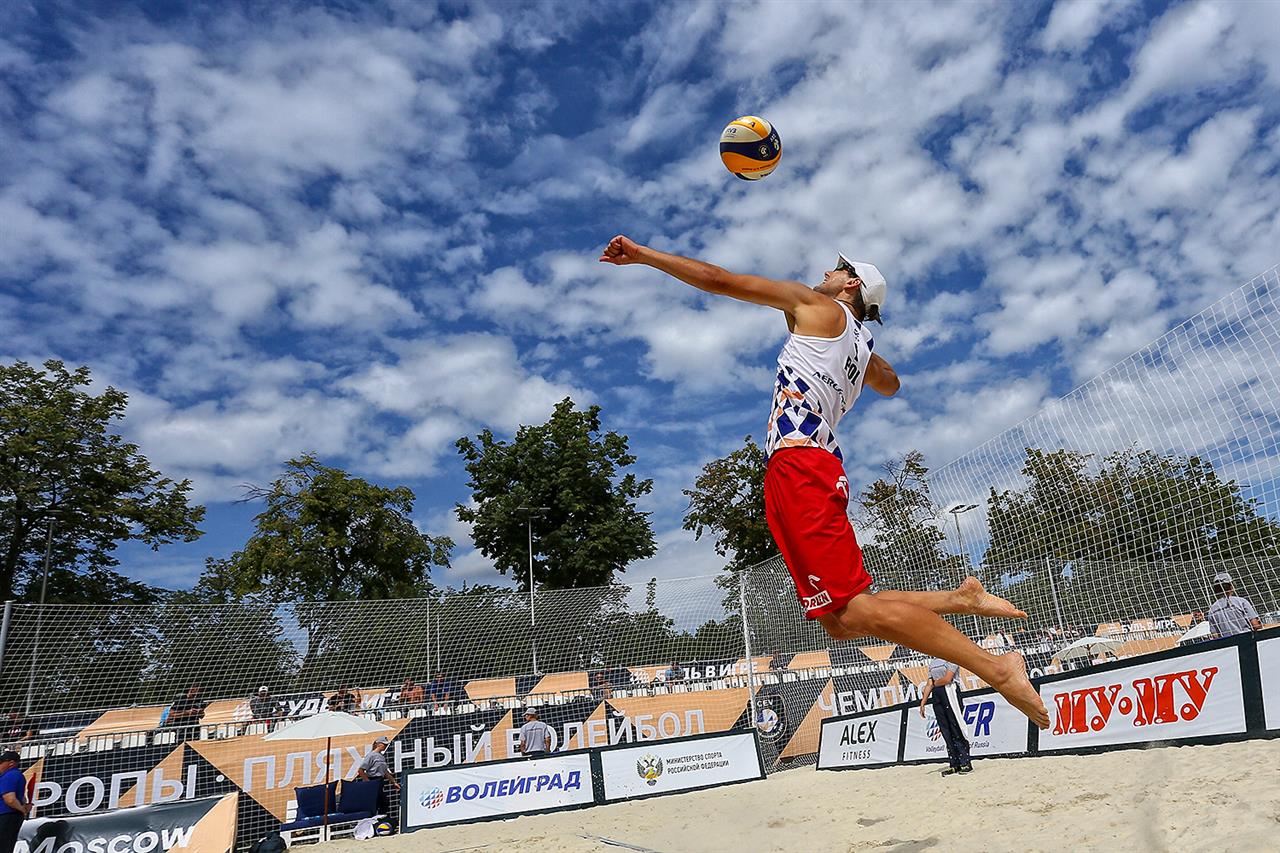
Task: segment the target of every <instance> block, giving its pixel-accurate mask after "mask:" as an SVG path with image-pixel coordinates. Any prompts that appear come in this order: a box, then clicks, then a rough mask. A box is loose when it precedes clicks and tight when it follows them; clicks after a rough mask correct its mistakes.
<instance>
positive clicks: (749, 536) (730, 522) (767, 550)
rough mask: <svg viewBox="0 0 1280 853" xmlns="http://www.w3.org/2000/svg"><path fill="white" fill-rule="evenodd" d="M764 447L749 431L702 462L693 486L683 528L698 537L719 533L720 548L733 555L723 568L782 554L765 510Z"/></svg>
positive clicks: (722, 553)
mask: <svg viewBox="0 0 1280 853" xmlns="http://www.w3.org/2000/svg"><path fill="white" fill-rule="evenodd" d="M766 462H767V459H766V457H765V455H764V450H763V449H761V447H760V446H759V445H758V444H756V443H755V442H754V441H752V440H751V436H747V437H746V438H745V439H744V440H743V446H742V447H740V448H738V449H737V450H735V451H733V452H732V453H730V454H729V455H728V456H725V457H723V458H721V459H713V460H712V461H710V462H708V463H707V464H706V465H704V466H703V467H702V473H701V474H699V475H698V478H697V480H695V481H694V484H693V488H692V489H685V490H684V494H685V497H687V498H688V499H689V508H688V509H687V510H686V511H685V514H684V529H685V530H691V531H693V536H694V538H695V539H701V538H702V535H703V534H704V533H710V534H711V535H712V536H714V537H715V545H716V553H717V554H719V555H720V556H722V557H729V562H728V563H726V564H725V569H727V570H728V571H731V572H737V571H741V570H742V569H745V568H747V567H749V566H754V565H755V564H757V563H760V562H763V561H764V560H767V559H769V558H770V557H772V556H773V555H774V554H777V553H778V546H777V545H776V544H774V541H773V535H772V534H771V533H770V532H769V524H768V521H767V520H766V519H765V514H764V471H765V463H766Z"/></svg>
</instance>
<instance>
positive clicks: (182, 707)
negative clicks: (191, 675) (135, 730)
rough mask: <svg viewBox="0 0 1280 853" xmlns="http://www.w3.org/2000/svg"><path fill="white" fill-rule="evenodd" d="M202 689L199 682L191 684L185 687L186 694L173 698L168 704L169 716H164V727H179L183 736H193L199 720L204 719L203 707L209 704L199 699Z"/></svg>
mask: <svg viewBox="0 0 1280 853" xmlns="http://www.w3.org/2000/svg"><path fill="white" fill-rule="evenodd" d="M202 690H203V688H202V687H201V686H200V685H199V684H193V685H191V686H190V687H189V688H187V695H186V696H181V697H179V698H177V699H175V700H174V701H173V703H172V704H171V705H169V716H167V717H165V720H164V727H165V728H168V729H180V730H181V735H182V737H183V738H190V737H193V736H195V734H196V731H197V730H198V729H199V726H200V721H201V720H203V719H204V709H205V708H207V707H208V706H209V703H208V702H203V701H201V699H200V693H201V692H202Z"/></svg>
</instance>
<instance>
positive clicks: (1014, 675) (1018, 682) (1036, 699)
mask: <svg viewBox="0 0 1280 853" xmlns="http://www.w3.org/2000/svg"><path fill="white" fill-rule="evenodd" d="M996 661H997V664H996V665H997V666H998V667H999V669H998V670H997V672H998V673H999V674H998V675H997V676H996V677H995V678H993V679H991V680H990V682H989V683H990V684H991V686H992V687H994V688H995V689H996V690H997V691H998V692H999V693H1000V695H1001V696H1003V697H1004V698H1006V699H1008V700H1009V704H1010V705H1012V706H1013V707H1015V708H1017V709H1018V710H1019V711H1021V712H1022V713H1024V714H1026V715H1027V717H1029V718H1030V719H1031V722H1033V723H1035V724H1036V726H1037V727H1039V728H1040V729H1042V730H1043V729H1047V728H1049V712H1048V710H1046V709H1045V707H1044V702H1042V701H1040V694H1039V693H1038V692H1037V691H1036V689H1035V688H1034V687H1032V686H1031V679H1029V678H1027V662H1026V660H1025V659H1024V658H1023V657H1022V655H1020V654H1018V653H1017V652H1009V653H1008V654H1004V655H1000V656H999V657H997V658H996Z"/></svg>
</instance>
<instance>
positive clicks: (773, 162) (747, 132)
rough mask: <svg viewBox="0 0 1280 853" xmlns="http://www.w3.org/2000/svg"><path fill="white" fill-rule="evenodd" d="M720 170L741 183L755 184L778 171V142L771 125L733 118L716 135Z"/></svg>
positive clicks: (762, 120) (756, 117)
mask: <svg viewBox="0 0 1280 853" xmlns="http://www.w3.org/2000/svg"><path fill="white" fill-rule="evenodd" d="M720 159H721V160H723V161H724V167H725V168H726V169H728V170H729V171H730V172H732V173H733V174H735V175H737V176H738V177H739V178H742V180H744V181H758V180H760V179H761V178H763V177H764V176H765V175H768V174H769V173H770V172H772V171H773V170H774V169H776V168H778V161H779V160H781V159H782V139H781V138H779V136H778V131H777V130H775V129H774V127H773V125H771V124H769V122H767V121H765V120H764V119H762V118H760V117H759V116H742V117H741V118H735V119H734V120H733V121H731V122H729V124H728V125H727V126H726V127H725V129H724V132H723V133H721V134H720Z"/></svg>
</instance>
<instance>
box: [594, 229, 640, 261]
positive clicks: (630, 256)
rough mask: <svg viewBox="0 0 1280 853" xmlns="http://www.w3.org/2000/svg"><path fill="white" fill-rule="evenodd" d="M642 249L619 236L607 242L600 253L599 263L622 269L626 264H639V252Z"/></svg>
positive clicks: (631, 241) (632, 241) (635, 243)
mask: <svg viewBox="0 0 1280 853" xmlns="http://www.w3.org/2000/svg"><path fill="white" fill-rule="evenodd" d="M642 248H644V247H643V246H641V245H640V244H639V243H637V242H636V241H634V240H632V239H631V238H629V237H624V236H623V235H621V234H619V235H618V236H617V237H614V238H613V239H612V240H610V241H609V245H607V246H605V247H604V251H603V252H601V253H600V263H602V264H613V265H614V266H619V267H624V266H626V265H627V264H638V263H640V250H641V249H642Z"/></svg>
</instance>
